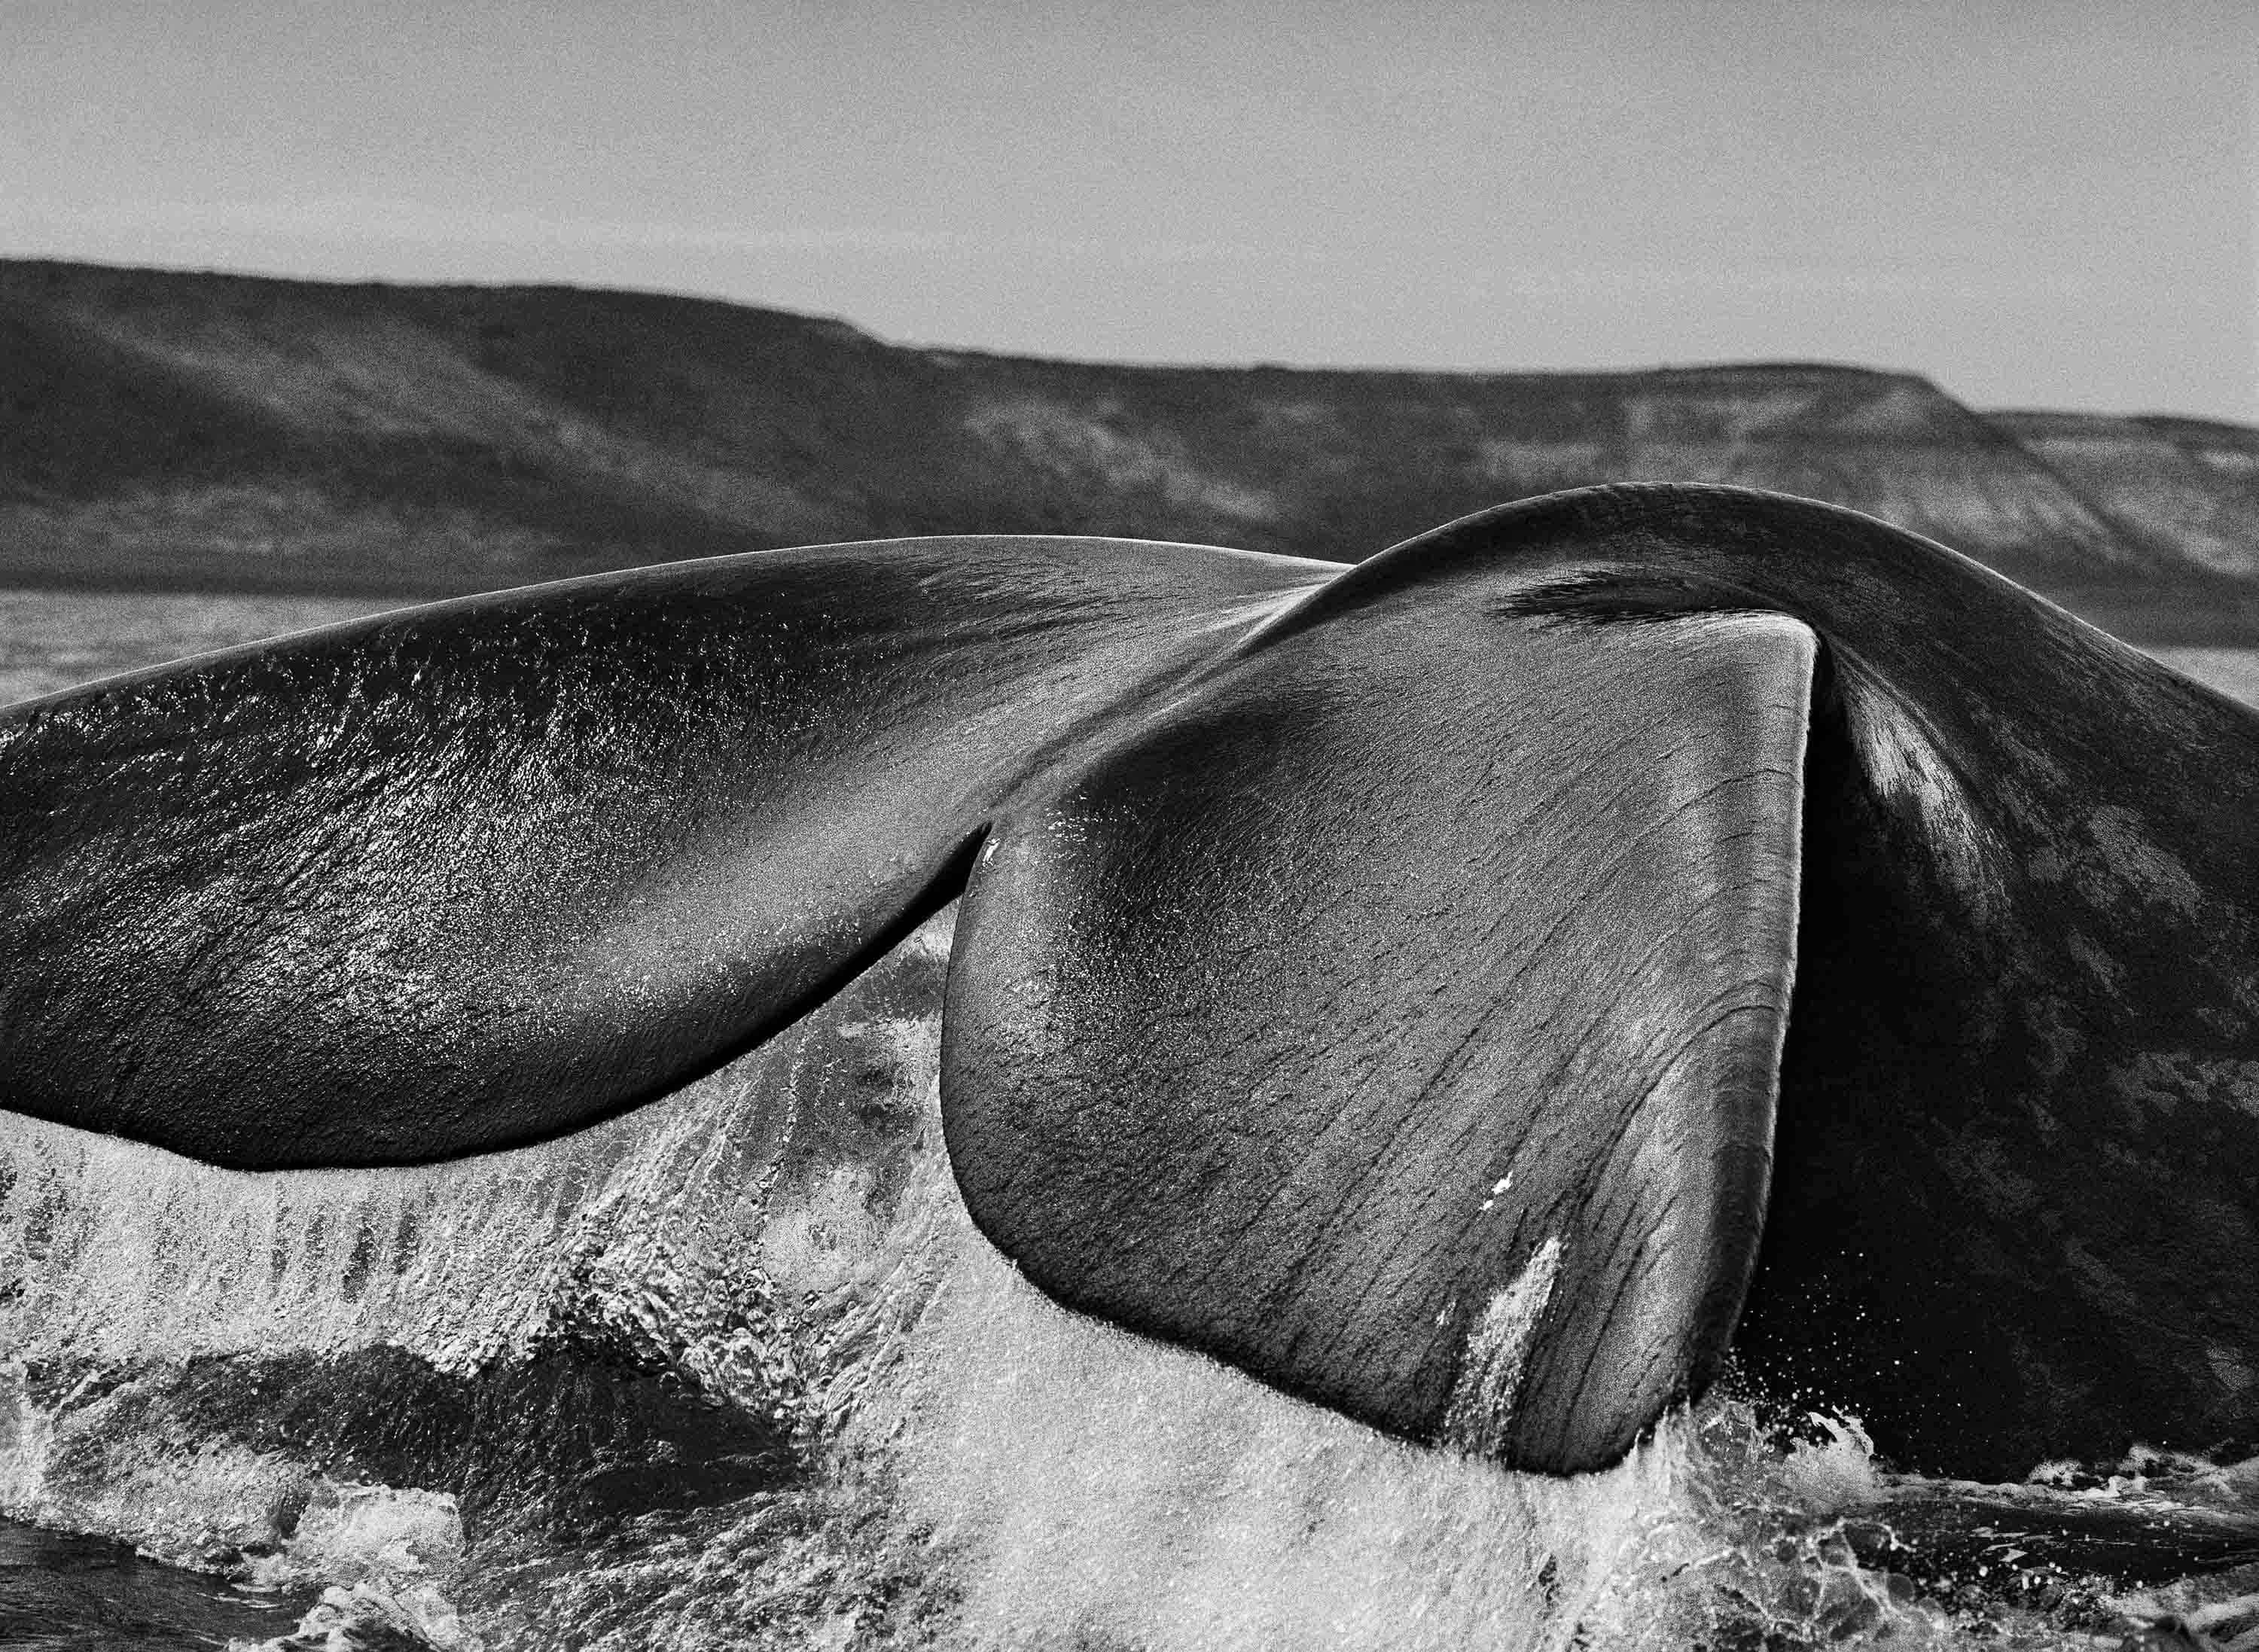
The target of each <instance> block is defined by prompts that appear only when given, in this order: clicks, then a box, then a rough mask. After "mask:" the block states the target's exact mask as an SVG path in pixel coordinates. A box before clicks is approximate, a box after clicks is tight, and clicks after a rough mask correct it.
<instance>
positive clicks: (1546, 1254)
mask: <svg viewBox="0 0 2259 1652" xmlns="http://www.w3.org/2000/svg"><path fill="white" fill-rule="evenodd" d="M1560 1277H1561V1240H1560V1236H1559V1235H1553V1236H1551V1237H1550V1238H1548V1239H1547V1240H1546V1241H1545V1242H1544V1243H1543V1244H1541V1245H1539V1246H1538V1247H1537V1249H1536V1250H1534V1251H1532V1252H1531V1253H1530V1257H1529V1261H1528V1262H1527V1263H1525V1264H1522V1269H1521V1272H1520V1273H1518V1274H1516V1275H1514V1278H1513V1279H1512V1280H1510V1281H1509V1282H1508V1283H1507V1286H1506V1288H1505V1289H1504V1290H1502V1291H1500V1292H1498V1293H1497V1294H1496V1295H1495V1296H1493V1297H1492V1298H1491V1300H1490V1306H1489V1307H1486V1308H1485V1309H1484V1310H1483V1312H1482V1317H1481V1318H1480V1319H1479V1320H1477V1321H1475V1325H1474V1328H1473V1329H1472V1330H1471V1331H1469V1332H1468V1333H1467V1345H1466V1351H1465V1353H1464V1355H1463V1356H1461V1359H1460V1363H1459V1378H1458V1381H1457V1383H1456V1384H1455V1385H1453V1386H1452V1389H1451V1404H1450V1410H1449V1411H1447V1412H1446V1413H1444V1416H1443V1443H1444V1444H1446V1445H1449V1446H1451V1447H1454V1448H1456V1449H1458V1450H1461V1451H1464V1452H1467V1453H1469V1454H1470V1455H1472V1456H1497V1455H1498V1454H1499V1453H1500V1450H1501V1449H1503V1448H1504V1445H1505V1442H1506V1435H1507V1428H1508V1427H1509V1425H1511V1424H1512V1422H1513V1421H1514V1402H1515V1401H1516V1400H1517V1399H1520V1398H1521V1379H1522V1377H1523V1375H1524V1372H1525V1368H1526V1367H1527V1366H1528V1364H1529V1345H1530V1343H1531V1342H1533V1341H1535V1340H1536V1335H1537V1322H1538V1321H1539V1320H1541V1319H1543V1317H1544V1314H1545V1306H1546V1304H1547V1303H1549V1302H1550V1301H1551V1300H1553V1286H1554V1284H1555V1282H1556V1281H1557V1279H1559V1278H1560Z"/></svg>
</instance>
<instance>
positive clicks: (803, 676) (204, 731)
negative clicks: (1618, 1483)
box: [0, 486, 2259, 1476]
mask: <svg viewBox="0 0 2259 1652" xmlns="http://www.w3.org/2000/svg"><path fill="white" fill-rule="evenodd" d="M2255 835H2259V716H2254V714H2252V713H2251V712H2249V711H2248V710H2247V709H2243V708H2241V707H2238V706H2235V705H2234V704H2233V703H2232V702H2230V701H2227V700H2225V699H2223V698H2221V697H2220V696H2218V695H2215V694H2211V693H2210V692H2209V691H2207V690H2205V689H2202V688H2200V687H2197V686H2196V685H2194V684H2191V683H2189V682H2187V681H2185V680H2183V679H2181V678H2179V677H2177V675H2175V674H2174V673H2171V672H2170V671H2167V670H2165V669H2164V668H2163V667H2162V666H2157V665H2156V664H2154V663H2153V662H2150V661H2149V660H2148V659H2145V658H2143V657H2142V656H2141V655H2139V654H2136V653H2134V652H2133V651H2131V650H2129V649H2127V648H2124V647H2123V646H2121V645H2120V644H2116V643H2114V642H2113V641H2111V640H2110V639H2108V638H2107V637H2103V636H2102V635H2101V634H2099V633H2098V632H2095V631H2093V630H2091V629H2089V628H2087V627H2085V626H2084V625H2083V624H2081V623H2078V622H2077V621H2075V620H2072V619H2070V617H2069V616H2066V615H2064V614H2063V613H2062V612H2061V611H2060V610H2058V609H2054V608H2052V607H2051V606H2049V604H2047V603H2045V602H2042V601H2041V600H2039V599H2038V598H2036V597H2034V596H2032V595H2029V594H2028V593H2026V592H2023V591H2021V590H2020V589H2019V588H2017V587H2013V586H2012V585H2010V584H2009V583H2008V582H2006V580H2000V579H1999V578H1998V577H1997V576H1994V575H1992V574H1991V573H1987V572H1985V570H1984V569H1982V568H1981V567H1979V566H1977V565H1976V564H1974V563H1971V562H1970V561H1968V560H1967V559H1963V558H1961V557H1958V556H1956V555H1955V554H1954V553H1952V552H1948V551H1945V550H1943V549H1942V548H1941V547H1938V546H1936V545H1931V544H1929V543H1928V542H1926V541H1922V540H1920V539H1917V538H1913V537H1912V536H1910V535H1906V534H1904V533H1902V532H1899V531H1898V530H1892V529H1891V528H1888V527H1886V526H1885V525H1884V524H1882V523H1877V522H1874V521H1872V520H1871V519H1869V518H1866V517H1863V516H1857V515H1856V514H1855V513H1851V512H1849V511H1843V510H1839V509H1833V508H1829V507H1825V506H1820V505H1815V504H1813V503H1810V502H1803V501H1797V500H1791V499H1787V498H1785V497H1782V496H1778V495H1763V494H1756V493H1751V492H1748V491H1745V490H1737V489H1730V488H1688V487H1666V486H1650V487H1623V488H1600V489H1592V490H1586V491H1583V492H1579V493H1576V494H1571V495H1555V496H1552V497H1550V498H1548V499H1544V500H1539V501H1533V502H1525V503H1522V504H1519V505H1515V506H1511V507H1507V508H1505V509H1500V510H1497V511H1492V512H1486V513H1484V514H1482V515H1480V516H1473V517H1469V518H1466V519H1464V520H1463V521H1461V522H1458V523H1452V524H1450V526H1448V527H1446V528H1443V529H1440V530H1436V532H1435V533H1432V534H1429V535H1426V536H1423V537H1422V538H1419V539H1415V540H1413V541H1409V542H1407V543H1406V544H1405V545H1400V546H1398V547H1396V548H1395V549H1393V550H1392V551H1389V552H1384V553H1382V554H1381V555H1380V556H1378V557H1376V558H1374V559H1372V560H1370V561H1368V562H1366V563H1364V564H1361V565H1359V566H1357V567H1355V568H1354V569H1351V570H1349V571H1347V572H1337V571H1336V570H1334V569H1332V568H1330V567H1329V566H1324V565H1318V564H1311V563H1306V562H1297V561H1293V560H1291V559H1280V558H1271V557H1258V556H1249V555H1245V554H1244V553H1236V552H1222V551H1216V550H1212V549H1206V548H1201V547H1187V546H1168V545H1149V544H1144V543H1139V542H1125V541H1063V540H1022V539H962V540H926V541H901V542H888V543H886V544H879V545H856V546H832V547H813V548H810V549H808V550H804V551H795V552H767V553H761V554H759V555H756V556H751V557H738V558H727V559H716V560H714V561H710V562H704V563H694V564H683V565H678V566H675V567H673V568H666V569H659V570H650V571H643V572H638V573H626V574H621V575H616V576H605V577H601V578H597V579H594V580H576V581H571V582H568V583H567V584H565V585H561V586H555V587H535V588H532V589H530V590H527V591H524V592H514V593H507V594H503V595H500V596H497V597H492V598H478V599H472V600H469V601H467V602H456V603H447V604H440V605H437V606H435V607H432V608H430V609H419V610H412V611H410V612H408V613H405V614H402V615H398V616H384V617H381V618H379V619H377V620H373V621H367V622H360V623H355V624H353V625H351V626H346V627H339V628H334V629H332V630H327V631H324V632H317V633H309V634H306V635H305V636H303V637H296V638H290V639H284V640H283V641H281V642H278V643H276V644H269V645H267V646H265V647H262V648H255V649H251V650H244V651H237V652H233V653H231V654H228V655H224V656H214V657H210V658H208V659H202V660H196V661H189V662H185V663H183V664H182V665H179V666H171V667H167V668H164V669H162V670H160V671H157V672H153V673H140V674H139V675H137V676H134V677H132V678H126V679H119V680H114V681H111V682H109V683H105V684H97V685H93V686H91V687H88V688H85V689H81V690H76V691H74V692H72V693H70V694H63V695H59V696H54V697H52V698H50V699H48V700H46V701H34V702H31V703H30V704H28V705H26V706H23V707H18V708H13V709H11V710H10V711H8V712H7V713H5V714H4V715H0V1106H4V1107H8V1108H10V1109H12V1110H14V1111H17V1112H19V1113H25V1114H33V1115H36V1116H39V1117H43V1118H48V1119H53V1120H57V1121H60V1122H66V1123H70V1124H74V1125H77V1126H80V1127H82V1128H88V1129H101V1130H109V1131H112V1132H115V1133H118V1134H121V1135H125V1136H132V1137H135V1138H137V1139H139V1140H143V1141H146V1142H152V1143H156V1144H158V1145H160V1146H164V1147H167V1148H171V1149H173V1150H177V1151H182V1152H186V1153H189V1154H191V1155H194V1156H196V1157H202V1158H205V1159H208V1160H210V1161H212V1162H214V1163H217V1164H227V1165H232V1166H236V1167H239V1168H245V1169H262V1168H276V1167H281V1166H287V1165H307V1164H383V1163H401V1162H411V1161H416V1160H427V1159H431V1158H440V1157H456V1156H460V1155H462V1154H466V1153H470V1152H476V1151H481V1150H488V1149H491V1148H495V1147H499V1146H503V1145H508V1144H511V1143H519V1142H524V1141H530V1140H535V1139H539V1138H541V1137H543V1136H551V1135H554V1134H557V1133H559V1132H560V1131H564V1130H569V1129H574V1128H575V1127H576V1126H578V1125H580V1124H583V1123H586V1122H589V1121H591V1120H593V1119H595V1118H598V1117H602V1116H604V1115H606V1114H610V1113H615V1112H617V1111H619V1110H620V1109H622V1108H624V1107H631V1106H633V1105H635V1104H637V1103H638V1102H639V1101H641V1100H646V1099H649V1098H651V1097H652V1096H654V1095H657V1094H659V1093H664V1092H665V1091H666V1090H667V1089H669V1088H670V1087H673V1086H676V1085H679V1084H681V1082H683V1081H685V1080H687V1079H689V1078H691V1077H693V1076H695V1074H696V1073H698V1072H702V1071H705V1070H707V1069H709V1068H710V1067H711V1066H713V1065H715V1064H716V1063H717V1062H719V1061H721V1060H723V1059H726V1058H728V1057H730V1055H732V1054H734V1053H736V1052H737V1051H738V1050H742V1049H744V1048H745V1047H747V1046H748V1045H749V1044H751V1043H757V1042H759V1040H760V1039H762V1038H764V1037H766V1036H769V1035H770V1034H771V1033H773V1032H774V1031H776V1030H778V1029H780V1028H781V1027H783V1026H785V1025H787V1024H789V1023H790V1022H792V1021H793V1020H794V1019H795V1017H796V1016H798V1015H802V1013H804V1012H805V1010H806V1009H807V1008H809V1007H811V1006H812V1005H814V1004H815V1003H816V1002H819V1001H821V1000H823V998H824V997H825V996H827V995H828V994H829V993H831V992H833V991H835V990H837V987H838V986H840V985H841V984H842V983H843V982H844V980H846V979H849V978H851V977H852V974H853V972H854V971H855V970H856V968H857V967H859V965H861V964H862V963H863V962H866V961H867V960H868V959H869V958H872V957H873V956H874V955H875V954H876V953H877V952H878V951H881V950H883V949H884V947H885V946H886V945H887V943H889V942H890V941H891V940H892V939H893V938H894V936H898V935H900V934H901V933H902V932H903V930H904V929H906V928H907V927H908V926H909V925H910V924H911V923H914V922H916V921H918V920H919V919H920V918H922V917H923V915H926V914H928V913H930V911H932V910H934V909H935V908H937V906H938V905H939V904H940V903H941V902H943V901H946V900H948V899H949V898H951V896H952V895H954V894H958V892H959V891H960V890H963V891H964V892H965V894H966V899H965V902H964V905H963V907H962V908H960V918H959V925H958V942H957V946H956V948H955V953H954V957H953V960H952V964H951V974H950V983H949V986H948V993H947V1008H946V1013H945V1016H944V1074H943V1081H944V1117H945V1120H946V1122H947V1126H948V1130H949V1146H950V1151H951V1160H952V1164H954V1165H955V1167H956V1170H957V1172H958V1178H959V1182H960V1185H961V1186H962V1187H963V1188H964V1191H965V1193H966V1202H967V1205H968V1207H969V1208H970V1209H971V1210H972V1212H973V1216H974V1218H975V1220H976V1221H979V1222H980V1225H981V1226H982V1228H983V1229H984V1230H985V1231H987V1233H988V1234H989V1235H991V1236H992V1237H993V1238H994V1239H995V1240H996V1241H997V1243H999V1245H1000V1246H1001V1248H1002V1249H1003V1250H1005V1251H1006V1252H1007V1254H1008V1255H1010V1256H1011V1257H1013V1258H1014V1259H1015V1261H1017V1262H1018V1263H1019V1264H1021V1265H1022V1266H1023V1268H1024V1269H1025V1271H1027V1273H1028V1274H1029V1276H1030V1278H1032V1279H1034V1280H1035V1281H1036V1282H1037V1284H1039V1285H1042V1286H1044V1288H1045V1289H1046V1290H1047V1291H1050V1292H1051V1293H1052V1294H1054V1295H1055V1296H1058V1298H1059V1299H1060V1300H1063V1301H1065V1302H1066V1303H1068V1304H1069V1305H1070V1306H1072V1307H1079V1308H1081V1309H1083V1310H1085V1311H1087V1312H1091V1313H1094V1314H1099V1315H1101V1316H1102V1317H1106V1318H1108V1319H1111V1320H1113V1321H1115V1322H1117V1323H1120V1324H1122V1325H1124V1326H1127V1327H1129V1328H1132V1329H1137V1330H1140V1331H1144V1332H1146V1333H1149V1334H1151V1335H1159V1336H1164V1337H1166V1338H1169V1339H1170V1340H1172V1341H1176V1342H1182V1343H1185V1344H1187V1345H1189V1346H1192V1347H1194V1348H1198V1349H1203V1350H1205V1351H1208V1352H1209V1353H1212V1354H1214V1355H1215V1356H1218V1357H1220V1358H1222V1359H1225V1360H1227V1361H1229V1362H1230V1363H1232V1364H1236V1365H1238V1366H1240V1367H1241V1368H1242V1369H1244V1370H1246V1371H1249V1372H1251V1373H1252V1374H1253V1375H1255V1376H1257V1377H1258V1378H1261V1379H1263V1380H1265V1381H1268V1382H1271V1383H1272V1384H1274V1385H1277V1386H1279V1387H1281V1388H1283V1389H1285V1390H1286V1391H1287V1392H1293V1393H1297V1394H1300V1395H1302V1396H1304V1397H1306V1398H1309V1399H1315V1400H1317V1401H1319V1402H1320V1403H1323V1404H1326V1405H1329V1406H1335V1407H1336V1408H1338V1409H1340V1410H1342V1411H1343V1412H1345V1413H1348V1414H1350V1415H1351V1416H1354V1417H1358V1418H1359V1419H1361V1420H1362V1421H1366V1422H1369V1423H1371V1424H1372V1425H1374V1426H1376V1427H1379V1428H1386V1429H1388V1430H1390V1431H1391V1432H1393V1433H1397V1434H1400V1435H1404V1436H1406V1437H1407V1438H1412V1439H1416V1440H1423V1441H1435V1442H1443V1443H1447V1444H1450V1445H1452V1446H1455V1447H1457V1448H1458V1449H1467V1450H1473V1451H1478V1452H1481V1453H1484V1454H1486V1455H1490V1456H1495V1457H1497V1458H1499V1459H1500V1460H1501V1461H1503V1462H1506V1463H1511V1464H1516V1465H1520V1466H1525V1467H1531V1468H1537V1469H1543V1470H1550V1471H1555V1472H1564V1471H1574V1470H1582V1469H1588V1468H1593V1467H1597V1466H1600V1465H1601V1464H1603V1463H1607V1462H1610V1461H1613V1460H1614V1459H1615V1458H1617V1457H1620V1456H1621V1455H1622V1453H1623V1452H1624V1450H1625V1449H1628V1447H1629V1446H1630V1445H1631V1443H1632V1442H1634V1441H1635V1440H1636V1439H1637V1438H1638V1437H1639V1436H1640V1435H1641V1434H1642V1433H1643V1431H1644V1430H1645V1429H1646V1428H1649V1427H1650V1426H1651V1425H1652V1423H1653V1422H1654V1421H1655V1419H1656V1418H1657V1416H1658V1415H1659V1414H1660V1413H1662V1411H1663V1410H1664V1409H1665V1408H1666V1407H1667V1406H1671V1405H1672V1404H1674V1403H1677V1402H1678V1401H1680V1400H1682V1399H1686V1398H1688V1397H1690V1396H1692V1395H1695V1394H1698V1393H1700V1392H1701V1391H1702V1389H1703V1388H1704V1387H1705V1386H1707V1385H1708V1384H1709V1383H1710V1382H1711V1381H1712V1380H1713V1379H1714V1378H1715V1376H1716V1374H1717V1373H1718V1371H1720V1369H1721V1365H1722V1364H1723V1362H1724V1361H1725V1360H1726V1358H1727V1356H1728V1352H1729V1350H1731V1351H1732V1352H1733V1353H1734V1354H1735V1356H1737V1358H1738V1359H1739V1361H1740V1363H1741V1364H1742V1368H1743V1370H1744V1371H1746V1372H1747V1373H1748V1374H1749V1377H1750V1378H1751V1379H1752V1380H1754V1381H1755V1382H1757V1384H1758V1385H1760V1386H1762V1387H1765V1388H1767V1389H1769V1390H1771V1391H1773V1392H1781V1393H1786V1392H1789V1391H1791V1390H1796V1391H1799V1392H1803V1393H1805V1394H1806V1395H1808V1396H1809V1397H1810V1398H1811V1399H1814V1400H1815V1401H1824V1402H1827V1403H1829V1404H1833V1405H1835V1406H1846V1407H1849V1408H1852V1409H1856V1410H1857V1411H1859V1412H1860V1413H1862V1414H1863V1416H1864V1417H1865V1418H1866V1420H1867V1421H1868V1422H1869V1424H1870V1426H1871V1429H1872V1431H1873V1432H1874V1434H1875V1435H1876V1437H1877V1439H1878V1442H1880V1443H1881V1444H1882V1445H1883V1446H1884V1448H1885V1449H1886V1450H1887V1451H1888V1452H1890V1453H1891V1454H1892V1455H1893V1456H1896V1457H1898V1458H1899V1459H1900V1460H1902V1461H1904V1462H1906V1463H1909V1464H1911V1465H1913V1466H1919V1467H1921V1468H1925V1469H1928V1470H1942V1471H1946V1472H1952V1473H1961V1474H1971V1475H1985V1476H1999V1475H2006V1474H2020V1473H2021V1472H2023V1471H2024V1470H2027V1469H2028V1468H2029V1467H2031V1466H2032V1465H2033V1463H2035V1462H2037V1461H2039V1460H2041V1459H2042V1458H2045V1457H2051V1456H2072V1455H2075V1456H2106V1455H2111V1454H2113V1453H2115V1452H2116V1451H2119V1450H2121V1449H2123V1448H2124V1446H2125V1445H2126V1444H2127V1443H2129V1442H2131V1441H2132V1440H2134V1439H2135V1438H2140V1439H2143V1440H2147V1441H2149V1442H2154V1443H2158V1444H2168V1445H2185V1446H2195V1447H2203V1446H2208V1445H2213V1444H2217V1443H2220V1442H2229V1441H2247V1440H2249V1439H2251V1438H2252V1437H2254V1436H2255V1435H2259V1381H2255V1379H2254V1378H2255V1373H2259V1300H2255V1299H2259V1291H2255V1285H2254V1282H2255V1280H2259V1270H2255V1265H2254V1264H2259V1235H2255V1228H2254V1221H2255V1214H2259V1179H2255V1178H2259V1002H2255V991H2259V988H2255V984H2254V973H2255V963H2259V890H2255V888H2254V884H2255V881H2259V876H2255V868H2259V852H2255V851H2259V844H2255Z"/></svg>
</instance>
